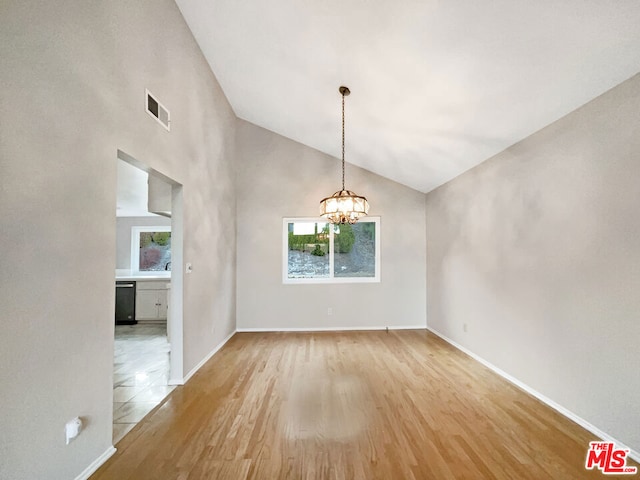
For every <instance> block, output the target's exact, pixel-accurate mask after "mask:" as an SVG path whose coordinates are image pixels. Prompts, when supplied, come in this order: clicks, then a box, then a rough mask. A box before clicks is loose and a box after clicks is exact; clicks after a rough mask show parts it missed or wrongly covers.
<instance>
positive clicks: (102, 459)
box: [75, 446, 116, 480]
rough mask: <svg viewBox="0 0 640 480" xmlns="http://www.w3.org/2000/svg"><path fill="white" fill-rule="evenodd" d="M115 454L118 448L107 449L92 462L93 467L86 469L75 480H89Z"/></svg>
mask: <svg viewBox="0 0 640 480" xmlns="http://www.w3.org/2000/svg"><path fill="white" fill-rule="evenodd" d="M114 453H116V448H115V447H114V446H111V447H109V448H107V450H106V451H105V452H104V453H103V454H102V455H100V456H99V457H98V458H96V459H95V460H94V461H93V462H91V465H89V466H88V467H87V468H85V469H84V470H83V471H82V473H81V474H80V475H78V476H77V477H76V478H75V480H88V478H89V477H90V476H91V475H93V474H94V473H95V472H96V470H98V469H99V468H100V467H101V466H102V464H103V463H104V462H106V461H107V460H109V458H111V455H113V454H114Z"/></svg>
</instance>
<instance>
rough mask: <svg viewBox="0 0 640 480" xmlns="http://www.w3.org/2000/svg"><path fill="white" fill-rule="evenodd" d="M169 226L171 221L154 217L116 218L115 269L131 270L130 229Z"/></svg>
mask: <svg viewBox="0 0 640 480" xmlns="http://www.w3.org/2000/svg"><path fill="white" fill-rule="evenodd" d="M158 225H165V226H169V227H170V226H171V219H170V218H167V217H162V216H160V215H156V216H154V217H118V218H117V219H116V268H120V269H127V270H128V269H130V268H131V227H155V226H158Z"/></svg>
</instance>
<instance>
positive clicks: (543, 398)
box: [427, 327, 640, 463]
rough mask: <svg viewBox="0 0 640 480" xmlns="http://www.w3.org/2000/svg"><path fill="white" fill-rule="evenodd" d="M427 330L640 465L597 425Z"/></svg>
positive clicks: (634, 454)
mask: <svg viewBox="0 0 640 480" xmlns="http://www.w3.org/2000/svg"><path fill="white" fill-rule="evenodd" d="M427 330H429V331H430V332H432V333H433V334H435V335H437V336H438V337H440V338H441V339H442V340H444V341H445V342H447V343H448V344H450V345H452V346H453V347H455V348H457V349H458V350H460V351H461V352H464V353H466V354H467V355H469V356H470V357H471V358H473V359H474V360H476V361H478V362H480V363H481V364H482V365H484V366H485V367H487V368H488V369H490V370H492V371H494V372H495V373H497V374H498V375H500V376H501V377H502V378H504V379H505V380H507V381H509V382H510V383H512V384H514V385H515V386H516V387H518V388H520V389H521V390H524V391H525V392H527V393H528V394H529V395H532V396H534V397H536V398H537V399H538V400H540V401H541V402H542V403H544V404H546V405H548V406H549V407H551V408H553V409H554V410H555V411H556V412H558V413H560V414H561V415H564V416H565V417H567V418H568V419H569V420H571V421H572V422H574V423H577V424H578V425H580V426H581V427H582V428H584V429H585V430H587V431H589V432H591V433H593V434H594V435H595V436H596V437H598V438H600V439H602V440H604V441H606V442H613V443H615V444H616V445H617V447H618V448H622V449H628V450H629V457H631V458H632V459H633V460H635V461H636V462H639V463H640V452H637V451H635V450H633V449H631V448H629V447H627V446H626V445H625V444H624V443H622V442H619V441H618V440H616V439H615V438H613V437H612V436H611V435H609V434H608V433H606V432H603V431H602V430H600V429H599V428H598V427H596V426H595V425H592V424H591V423H589V422H587V421H586V420H585V419H584V418H582V417H580V416H578V415H576V414H575V413H573V412H572V411H570V410H568V409H566V408H564V407H563V406H562V405H560V404H558V403H556V402H554V401H553V400H551V399H550V398H548V397H546V396H544V395H543V394H541V393H540V392H538V391H537V390H534V389H533V388H531V387H530V386H528V385H526V384H524V383H522V382H521V381H520V380H518V379H517V378H515V377H512V376H511V375H509V374H508V373H507V372H505V371H503V370H500V369H499V368H498V367H496V366H495V365H493V364H492V363H490V362H488V361H486V360H485V359H484V358H482V357H479V356H478V355H476V354H475V353H473V352H472V351H471V350H468V349H467V348H465V347H463V346H462V345H460V344H458V343H456V342H454V341H453V340H451V339H450V338H449V337H447V336H445V335H443V334H442V333H440V332H438V331H437V330H434V329H433V328H431V327H427ZM588 448H589V446H588V445H585V456H586V452H587V449H588Z"/></svg>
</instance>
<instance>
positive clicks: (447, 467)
mask: <svg viewBox="0 0 640 480" xmlns="http://www.w3.org/2000/svg"><path fill="white" fill-rule="evenodd" d="M592 440H596V438H594V437H593V435H591V434H590V433H589V432H587V431H585V430H584V429H582V428H581V427H579V426H578V425H576V424H574V423H572V422H571V421H569V420H567V419H566V418H564V417H563V416H561V415H560V414H558V413H556V412H555V411H553V410H551V409H550V408H548V407H546V406H544V405H543V404H542V403H540V402H539V401H538V400H536V399H535V398H533V397H531V396H529V395H528V394H526V393H524V392H522V391H521V390H519V389H518V388H516V387H514V386H512V385H511V384H510V383H508V382H506V381H505V380H503V379H502V378H500V377H498V376H497V375H495V374H494V373H492V372H491V371H489V370H488V369H486V368H485V367H483V366H482V365H481V364H479V363H478V362H476V361H474V360H473V359H471V358H470V357H468V356H466V355H465V354H463V353H461V352H459V351H458V350H456V349H454V348H453V347H451V346H450V345H448V344H446V343H445V342H444V341H442V340H441V339H439V338H438V337H436V336H435V335H433V334H431V333H429V332H427V331H424V330H414V331H392V332H388V333H387V332H382V331H376V332H373V331H372V332H331V333H239V334H236V335H235V336H234V337H233V338H232V339H231V340H230V341H229V342H228V343H227V345H225V347H224V348H222V349H221V350H220V351H219V352H218V353H217V354H216V355H215V356H214V357H213V358H212V359H211V360H210V361H209V362H208V363H207V364H206V365H205V366H204V367H202V368H201V369H200V371H199V372H198V373H197V374H196V375H194V376H193V378H192V379H191V380H190V381H189V382H188V383H187V384H186V385H184V386H183V387H178V388H176V389H175V390H174V391H173V392H172V393H171V394H170V395H169V396H168V397H167V398H166V399H165V401H164V402H163V403H162V404H161V405H160V406H158V407H157V408H156V409H155V410H153V411H152V412H151V413H150V414H149V415H148V416H147V417H146V418H145V419H144V420H143V421H142V422H141V423H139V424H138V425H137V426H136V427H135V428H134V429H133V430H132V431H131V432H130V433H129V434H128V435H127V436H126V437H125V438H124V439H123V440H122V441H120V443H119V444H118V445H117V448H118V452H117V453H116V454H115V455H114V456H113V457H112V458H111V459H110V460H109V461H108V462H107V463H106V464H105V465H103V466H102V467H101V468H100V470H98V472H96V473H95V474H94V475H93V476H92V477H91V478H92V479H93V480H105V479H118V480H126V479H135V480H141V479H177V480H201V479H225V480H227V479H229V480H240V479H265V480H274V479H344V480H348V479H385V480H388V479H438V480H441V479H445V480H446V479H485V478H486V479H509V480H511V479H535V480H540V479H563V480H566V479H583V478H606V477H604V475H602V474H601V473H600V472H598V471H587V470H585V468H584V461H585V456H586V451H587V448H588V443H589V441H592ZM628 464H629V465H631V464H632V463H631V462H629V463H628ZM626 478H629V476H626Z"/></svg>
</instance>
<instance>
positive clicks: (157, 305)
mask: <svg viewBox="0 0 640 480" xmlns="http://www.w3.org/2000/svg"><path fill="white" fill-rule="evenodd" d="M166 319H167V282H166V281H165V282H157V281H140V280H138V282H137V285H136V320H166Z"/></svg>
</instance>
